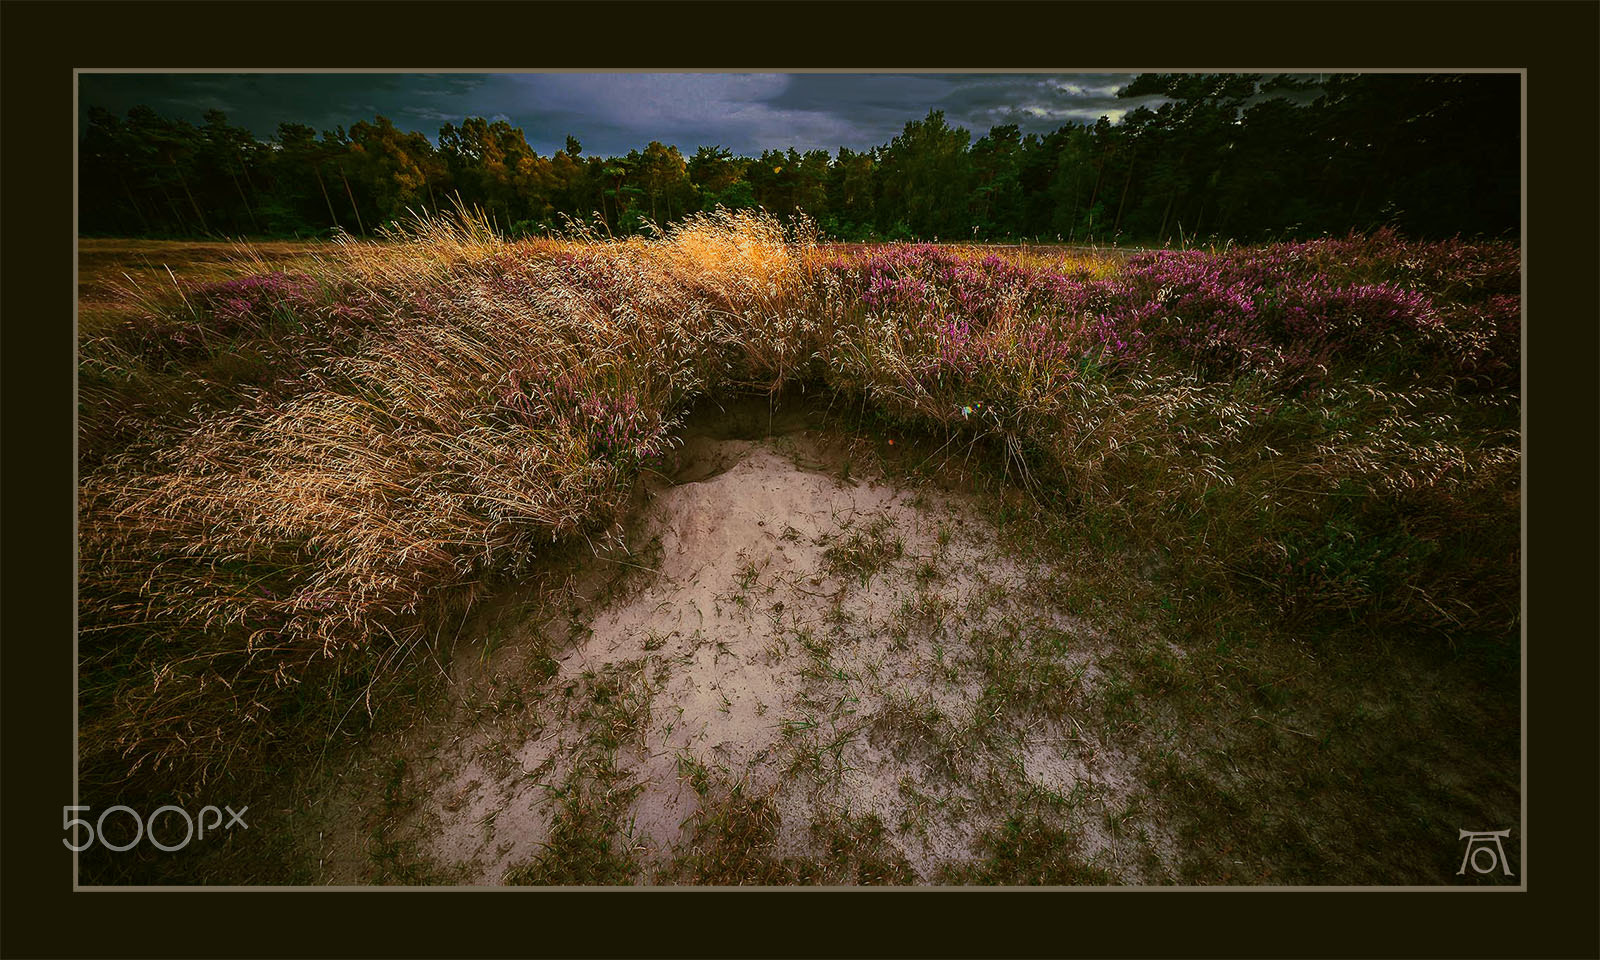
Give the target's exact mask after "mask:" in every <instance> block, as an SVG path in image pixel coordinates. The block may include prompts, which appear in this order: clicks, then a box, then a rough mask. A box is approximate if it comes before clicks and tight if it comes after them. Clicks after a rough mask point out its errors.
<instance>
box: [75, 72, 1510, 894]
mask: <svg viewBox="0 0 1600 960" xmlns="http://www.w3.org/2000/svg"><path fill="white" fill-rule="evenodd" d="M1155 72H1161V73H1288V74H1308V73H1319V74H1320V73H1345V74H1384V73H1515V74H1518V75H1519V76H1520V77H1521V88H1522V98H1521V100H1522V116H1521V137H1522V159H1521V167H1522V169H1521V175H1522V219H1521V228H1520V230H1521V233H1520V235H1519V236H1518V238H1517V246H1518V249H1519V250H1520V251H1521V254H1522V265H1521V269H1522V291H1521V296H1522V317H1523V322H1522V330H1521V336H1522V346H1521V364H1522V374H1521V381H1522V383H1521V385H1520V387H1519V389H1518V400H1519V401H1520V404H1521V410H1522V421H1521V441H1522V474H1521V483H1522V489H1521V497H1520V498H1519V500H1520V505H1521V506H1520V511H1521V527H1522V536H1521V582H1522V587H1521V600H1522V603H1521V606H1522V617H1521V618H1520V626H1521V641H1522V649H1521V656H1520V658H1519V661H1520V666H1521V674H1522V677H1521V680H1522V684H1521V685H1522V702H1521V711H1520V717H1519V720H1520V723H1519V728H1520V730H1521V756H1520V766H1521V781H1520V784H1521V801H1522V802H1521V811H1522V819H1521V823H1520V829H1521V832H1522V833H1521V837H1520V838H1519V840H1520V845H1519V848H1518V852H1519V853H1520V854H1521V857H1520V868H1519V877H1518V879H1519V880H1520V881H1521V882H1520V883H1518V885H1517V886H1514V887H1512V886H1499V885H1496V886H1485V887H1479V886H1470V887H1463V886H1447V885H1442V884H1441V885H1438V886H1370V887H1366V886H1298V887H1288V886H1176V885H1175V886H1114V887H1106V886H1095V887H1090V886H1083V887H941V886H918V887H882V888H878V887H477V886H474V887H460V886H446V887H374V886H337V887H335V886H328V887H288V886H283V887H280V886H261V887H248V886H243V887H236V886H214V887H182V886H80V885H79V884H78V855H77V854H76V853H74V854H73V855H72V890H73V892H74V893H107V892H110V893H121V892H143V891H151V890H163V891H169V890H170V891H182V892H185V893H210V892H218V893H224V892H237V891H243V890H249V891H266V892H278V891H291V892H292V891H302V890H332V891H372V890H384V891H398V892H417V891H449V892H462V893H482V892H493V891H503V890H527V891H540V890H583V891H593V892H597V893H603V892H607V891H615V890H622V891H637V890H662V891H667V890H671V891H683V890H689V891H694V890H701V891H728V890H741V891H756V892H771V891H775V890H784V891H789V890H793V891H795V892H797V893H798V892H804V891H830V890H850V891H860V892H863V893H870V892H874V891H884V890H887V891H900V892H904V891H907V890H911V891H917V892H925V893H947V892H966V891H984V892H1003V891H1010V892H1019V891H1020V892H1026V891H1041V892H1060V891H1063V890H1068V891H1070V890H1098V891H1118V892H1142V891H1184V892H1193V893H1212V892H1217V893H1237V892H1248V893H1323V892H1332V891H1337V892H1368V891H1371V892H1391V893H1392V892H1396V891H1399V892H1426V893H1440V892H1450V893H1492V892H1501V893H1505V892H1510V893H1526V892H1527V890H1528V618H1527V609H1528V402H1527V382H1528V350H1527V347H1528V324H1527V316H1528V247H1527V235H1528V71H1527V68H1525V67H1523V68H1514V67H1506V68H1494V67H1461V68H1452V69H1445V68H1432V67H1430V68H1422V67H1392V68H1391V67H1385V68H1382V69H1372V68H1363V69H1348V68H1347V69H1340V68H1337V67H1327V68H1316V69H1312V68H1307V67H1287V68H1269V67H1220V68H1208V67H1195V68H1172V67H1166V68H1160V69H1159V70H1153V69H1150V68H1144V69H1110V68H1102V67H1096V68H1093V69H1091V70H1064V69H1061V68H1039V69H1034V68H1018V67H996V68H993V69H980V68H973V67H966V68H955V69H933V68H927V69H905V70H889V71H871V70H853V69H844V68H831V69H816V68H809V69H798V70H792V69H784V68H771V69H766V70H714V69H706V68H699V69H682V70H640V69H632V70H629V69H618V70H599V69H594V68H559V69H551V70H529V69H526V68H509V69H480V70H461V69H441V70H430V69H425V68H424V69H398V68H388V69H381V70H380V69H374V70H368V69H361V68H354V67H328V68H325V69H324V68H313V67H294V68H287V67H286V68H283V69H277V70H264V69H251V70H237V69H227V68H206V67H175V68H171V69H160V68H154V67H128V68H115V67H76V68H74V69H73V71H72V124H73V126H72V221H73V248H72V395H73V397H74V398H76V397H77V395H78V247H77V223H78V128H77V124H78V77H79V76H80V75H82V74H86V73H87V74H113V73H121V74H139V73H151V74H188V73H196V74H232V75H249V74H262V75H274V74H438V75H441V76H445V75H466V76H477V75H489V74H541V73H545V74H548V73H573V74H615V73H640V74H733V73H737V74H746V73H795V74H849V75H858V76H910V75H919V74H920V75H925V74H996V75H1005V74H1058V73H1072V74H1079V75H1081V74H1085V73H1087V74H1096V73H1155ZM72 488H73V507H72V567H73V577H72V668H73V669H72V769H73V773H74V774H76V773H77V770H78V672H77V666H78V576H77V570H78V505H77V489H78V408H77V405H76V403H74V405H73V408H72ZM78 799H79V797H78V781H77V779H76V778H74V780H73V783H72V802H73V803H74V804H77V802H78Z"/></svg>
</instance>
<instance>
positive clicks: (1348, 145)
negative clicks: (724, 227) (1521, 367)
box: [78, 74, 1521, 244]
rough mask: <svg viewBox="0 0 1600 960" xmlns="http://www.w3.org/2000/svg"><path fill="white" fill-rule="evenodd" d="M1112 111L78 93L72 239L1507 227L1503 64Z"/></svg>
mask: <svg viewBox="0 0 1600 960" xmlns="http://www.w3.org/2000/svg"><path fill="white" fill-rule="evenodd" d="M1118 95H1119V96H1120V97H1126V98H1141V99H1143V98H1148V97H1151V96H1153V95H1154V96H1160V97H1162V98H1164V99H1163V101H1162V102H1161V103H1160V105H1159V106H1157V107H1155V108H1151V107H1149V106H1140V107H1138V108H1136V109H1134V110H1131V111H1130V112H1128V113H1127V114H1126V115H1125V116H1124V117H1123V118H1122V120H1121V121H1120V122H1118V123H1112V122H1111V121H1110V120H1108V119H1107V118H1105V117H1102V118H1101V119H1100V120H1099V121H1098V122H1096V123H1094V124H1092V125H1087V124H1069V125H1066V126H1062V127H1060V128H1058V129H1056V130H1054V131H1053V132H1050V133H1045V134H1036V133H1028V134H1023V133H1022V132H1021V131H1020V130H1019V128H1018V126H1017V125H1015V124H1005V125H999V126H994V127H992V128H990V129H989V130H988V132H986V133H984V134H983V135H981V136H977V137H974V135H973V133H972V132H970V131H968V130H965V129H963V128H961V127H960V126H953V125H951V124H950V123H948V122H947V121H946V119H945V115H944V114H943V113H942V112H941V111H938V110H932V111H930V112H929V113H928V114H927V116H925V117H923V118H921V119H915V120H911V121H909V122H907V123H906V124H905V127H904V129H903V130H902V131H901V132H900V134H899V135H898V136H895V137H894V138H892V139H891V140H890V141H889V142H888V143H886V144H883V145H881V146H878V147H874V148H872V149H869V150H865V151H854V150H851V149H849V148H847V147H840V148H839V149H838V151H837V152H836V153H833V154H830V153H829V152H827V151H826V150H808V151H803V152H802V151H799V150H796V149H795V148H793V147H789V148H787V149H778V148H776V147H774V148H773V149H768V150H764V151H763V152H762V153H761V154H760V155H759V156H756V157H747V156H738V155H735V154H734V153H733V152H732V151H730V150H728V149H726V148H724V147H722V146H720V145H697V147H696V149H695V150H694V152H693V153H692V154H687V155H686V154H685V153H684V152H683V151H682V150H681V149H680V148H679V146H677V145H667V144H663V143H660V142H657V141H652V142H650V143H649V144H647V145H645V146H644V147H643V148H641V149H634V150H631V151H629V152H628V154H627V155H625V156H612V157H598V156H591V155H588V154H586V153H585V152H584V150H583V146H582V143H581V141H580V140H579V138H578V137H577V136H575V135H568V136H567V138H566V144H565V147H564V148H563V149H560V150H557V151H556V152H555V153H554V155H552V156H548V157H546V156H541V155H539V154H538V153H537V152H535V151H534V150H533V148H532V147H530V146H529V144H528V141H527V138H526V137H525V136H524V134H523V131H522V130H521V129H519V128H517V127H514V126H512V125H511V124H510V123H508V122H506V121H504V120H496V121H492V122H491V121H489V120H486V119H484V118H481V117H469V118H466V119H464V120H463V121H462V122H461V123H460V124H459V125H456V124H449V123H447V124H445V125H444V126H443V127H442V128H441V129H440V130H439V131H438V133H437V137H436V138H434V139H430V138H429V137H428V136H426V135H425V134H423V133H421V132H418V131H405V130H401V129H399V128H398V127H396V126H395V125H394V123H393V122H392V121H390V120H389V119H388V118H386V117H383V116H378V117H375V118H374V119H373V120H371V121H365V120H363V121H361V122H358V123H356V124H354V125H353V126H351V127H350V128H349V129H345V128H344V127H338V128H336V129H333V130H324V131H321V132H320V133H319V132H318V131H317V130H315V129H313V128H312V127H310V126H307V125H305V124H300V123H283V124H280V125H279V127H278V129H277V131H276V133H275V134H274V135H273V136H271V137H269V138H267V139H261V138H259V137H257V136H256V135H254V134H253V133H251V132H250V131H249V130H246V129H244V128H241V127H236V126H232V125H230V124H229V123H228V119H227V117H226V115H225V114H223V113H222V112H220V111H215V110H213V111H211V112H209V113H207V114H206V115H205V118H204V122H203V123H202V124H200V125H199V126H196V125H195V124H193V123H190V122H188V121H185V120H182V119H173V118H169V117H164V116H161V115H159V114H158V113H156V112H155V111H153V110H151V109H150V108H148V107H142V106H141V107H135V108H133V109H132V110H129V111H128V113H127V115H126V116H124V117H118V116H116V115H114V114H112V113H111V112H110V111H108V110H105V109H103V108H101V107H97V106H94V105H90V106H89V109H88V122H87V126H86V129H85V132H84V134H83V136H82V139H81V142H80V144H79V153H78V163H79V181H78V191H79V230H80V233H82V234H84V235H117V236H149V237H202V236H224V235H225V236H252V237H291V236H294V237H306V236H328V235H331V234H333V233H336V232H338V231H344V232H346V233H350V234H354V235H358V236H361V235H371V234H373V233H375V232H376V231H377V230H378V229H379V228H380V227H381V226H382V225H384V224H387V223H391V222H394V221H397V220H404V219H406V218H407V217H408V216H409V215H410V214H411V213H419V214H420V213H429V212H437V211H440V210H442V209H443V210H448V209H449V208H451V207H452V206H453V205H454V204H456V203H460V204H462V205H465V206H467V207H469V208H470V207H477V208H480V209H482V210H483V211H484V212H485V214H486V215H487V216H488V217H490V218H491V220H492V221H493V222H494V223H495V225H497V226H498V227H499V228H500V229H501V230H502V231H503V232H505V233H507V234H510V235H513V236H520V235H530V234H539V233H543V232H546V231H550V230H559V229H561V228H562V226H563V224H564V222H565V220H566V218H569V217H570V218H576V219H579V220H584V221H589V222H597V221H598V222H599V223H603V225H604V229H605V230H607V231H609V232H611V233H614V234H630V233H637V232H640V231H642V230H645V229H646V228H647V224H650V223H654V224H657V225H663V226H664V225H666V224H668V223H672V222H676V221H680V220H682V219H683V218H684V217H686V216H688V215H689V214H692V213H695V212H697V211H700V210H709V209H714V208H716V207H718V206H722V207H726V208H729V209H744V208H755V207H760V208H764V209H766V210H768V211H770V212H772V213H775V214H778V215H780V216H788V215H792V214H795V213H800V212H803V213H805V214H806V215H808V216H810V217H811V218H813V219H814V220H816V221H817V223H818V225H819V226H820V227H821V229H822V231H823V234H824V235H825V236H826V237H829V238H831V239H837V240H847V241H850V240H935V239H938V240H944V241H952V240H986V241H1007V240H1020V239H1030V240H1038V241H1050V242H1055V241H1057V240H1059V241H1065V242H1096V243H1107V242H1123V243H1161V244H1167V243H1188V242H1194V241H1196V240H1206V241H1216V240H1223V239H1231V240H1238V241H1257V240H1270V239H1284V238H1297V237H1310V236H1319V235H1326V234H1335V235H1343V234H1346V233H1349V232H1351V231H1356V232H1366V231H1370V230H1373V229H1376V228H1378V227H1384V226H1388V227H1392V228H1394V229H1396V230H1399V231H1400V232H1402V233H1403V234H1406V235H1408V236H1413V237H1417V238H1443V237H1451V236H1457V235H1460V236H1489V237H1505V236H1515V235H1516V232H1517V230H1518V226H1519V223H1520V210H1521V172H1520V171H1521V167H1520V163H1521V144H1520V131H1521V123H1520V110H1521V91H1520V85H1519V81H1518V78H1517V77H1516V76H1515V75H1509V74H1466V75H1443V74H1364V75H1327V76H1324V77H1321V78H1319V79H1309V78H1297V77H1291V76H1266V75H1258V74H1143V75H1141V76H1139V77H1137V78H1136V79H1135V80H1133V81H1132V82H1131V83H1130V84H1128V85H1127V86H1126V87H1124V88H1122V90H1120V91H1119V93H1118Z"/></svg>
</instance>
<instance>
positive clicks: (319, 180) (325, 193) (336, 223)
mask: <svg viewBox="0 0 1600 960" xmlns="http://www.w3.org/2000/svg"><path fill="white" fill-rule="evenodd" d="M311 172H312V173H314V174H316V176H317V186H319V187H321V188H322V199H323V200H325V201H326V202H327V204H328V216H330V217H332V218H333V225H334V226H335V227H337V228H338V229H340V230H343V229H344V227H342V226H339V215H338V214H337V213H334V212H333V198H332V197H330V196H328V185H327V184H325V183H323V182H322V171H321V170H319V169H317V165H316V164H315V163H313V164H312V165H311Z"/></svg>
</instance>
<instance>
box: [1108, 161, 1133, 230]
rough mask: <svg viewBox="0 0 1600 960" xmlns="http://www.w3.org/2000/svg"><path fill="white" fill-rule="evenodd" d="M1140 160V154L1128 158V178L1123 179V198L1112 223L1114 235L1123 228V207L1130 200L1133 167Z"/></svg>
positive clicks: (1118, 203)
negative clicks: (1129, 189)
mask: <svg viewBox="0 0 1600 960" xmlns="http://www.w3.org/2000/svg"><path fill="white" fill-rule="evenodd" d="M1138 161H1139V156H1138V154H1135V155H1134V156H1132V157H1130V158H1129V159H1128V178H1127V179H1126V180H1124V181H1122V199H1120V200H1118V201H1117V219H1116V221H1115V222H1114V223H1112V225H1111V233H1112V235H1113V236H1114V235H1116V234H1117V233H1118V232H1120V231H1121V230H1122V208H1123V206H1124V205H1125V204H1127V202H1128V188H1129V187H1131V186H1133V168H1134V165H1135V164H1136V163H1138Z"/></svg>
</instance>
